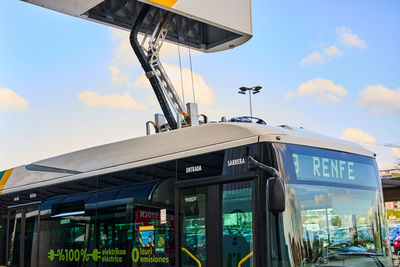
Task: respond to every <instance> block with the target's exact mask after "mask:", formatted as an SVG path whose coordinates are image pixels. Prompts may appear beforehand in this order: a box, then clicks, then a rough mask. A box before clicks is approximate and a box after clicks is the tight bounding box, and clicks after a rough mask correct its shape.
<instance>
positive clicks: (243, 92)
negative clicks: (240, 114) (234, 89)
mask: <svg viewBox="0 0 400 267" xmlns="http://www.w3.org/2000/svg"><path fill="white" fill-rule="evenodd" d="M238 93H239V94H242V95H245V94H246V91H239V92H238Z"/></svg>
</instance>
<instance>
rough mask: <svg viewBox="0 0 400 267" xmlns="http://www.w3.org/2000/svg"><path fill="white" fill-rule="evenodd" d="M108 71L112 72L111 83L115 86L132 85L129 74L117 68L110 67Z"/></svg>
mask: <svg viewBox="0 0 400 267" xmlns="http://www.w3.org/2000/svg"><path fill="white" fill-rule="evenodd" d="M108 70H109V71H110V72H111V82H112V84H113V85H119V84H124V85H127V86H130V85H131V82H130V81H129V74H128V73H127V72H123V71H121V70H120V69H119V68H118V67H116V66H109V67H108Z"/></svg>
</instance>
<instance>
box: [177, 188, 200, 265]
mask: <svg viewBox="0 0 400 267" xmlns="http://www.w3.org/2000/svg"><path fill="white" fill-rule="evenodd" d="M180 210H181V216H180V217H181V247H182V250H183V251H182V253H181V266H182V267H189V266H197V263H196V261H199V262H200V263H201V266H206V260H207V258H206V224H205V223H206V188H194V189H187V190H184V191H182V193H181V199H180Z"/></svg>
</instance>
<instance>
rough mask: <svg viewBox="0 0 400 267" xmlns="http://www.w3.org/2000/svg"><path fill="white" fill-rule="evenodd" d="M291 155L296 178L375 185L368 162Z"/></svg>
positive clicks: (371, 168) (373, 175) (372, 171)
mask: <svg viewBox="0 0 400 267" xmlns="http://www.w3.org/2000/svg"><path fill="white" fill-rule="evenodd" d="M292 156H293V163H294V168H295V172H296V176H297V180H308V181H318V182H330V183H340V184H349V185H350V184H353V185H363V186H371V187H376V186H377V181H376V177H375V171H374V168H373V166H372V165H370V164H365V163H359V162H354V161H349V160H343V159H338V158H328V157H318V156H311V155H302V154H292Z"/></svg>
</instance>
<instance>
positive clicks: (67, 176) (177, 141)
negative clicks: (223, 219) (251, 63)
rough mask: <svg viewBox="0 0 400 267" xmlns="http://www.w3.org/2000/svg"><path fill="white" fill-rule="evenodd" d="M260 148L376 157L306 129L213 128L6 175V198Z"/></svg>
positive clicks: (86, 152) (74, 155)
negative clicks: (286, 146) (209, 154)
mask: <svg viewBox="0 0 400 267" xmlns="http://www.w3.org/2000/svg"><path fill="white" fill-rule="evenodd" d="M211 135H212V138H210V136H211ZM257 142H277V143H290V144H299V145H305V146H312V147H318V148H325V149H331V150H337V151H343V152H349V153H353V154H359V155H364V156H369V157H373V156H374V155H373V153H372V152H370V151H368V150H366V149H364V148H363V147H362V146H360V145H357V144H354V143H351V142H347V141H343V140H339V139H333V138H329V137H326V136H323V135H318V134H315V133H312V132H309V131H306V130H304V129H301V128H295V127H289V126H278V127H272V126H266V125H259V124H250V123H209V124H203V125H200V126H194V127H187V128H182V129H178V130H174V131H168V132H163V133H159V134H154V135H148V136H143V137H137V138H132V139H128V140H124V141H120V142H115V143H111V144H105V145H100V146H96V147H92V148H87V149H83V150H79V151H76V152H71V153H68V154H64V155H60V156H56V157H52V158H48V159H44V160H40V161H37V162H33V163H32V164H28V165H22V166H19V167H16V168H14V169H9V170H6V171H3V172H0V194H8V193H13V192H17V191H21V190H26V189H30V188H35V187H41V186H46V185H50V184H56V183H61V182H66V181H72V180H79V179H83V178H87V177H91V176H95V175H101V174H105V173H111V172H115V171H120V170H125V169H130V168H135V167H140V166H144V165H149V164H154V163H158V162H163V161H168V160H173V159H178V158H183V157H188V156H193V155H197V154H203V153H207V152H211V151H218V150H222V149H226V148H231V147H236V146H241V145H246V144H252V143H257Z"/></svg>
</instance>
